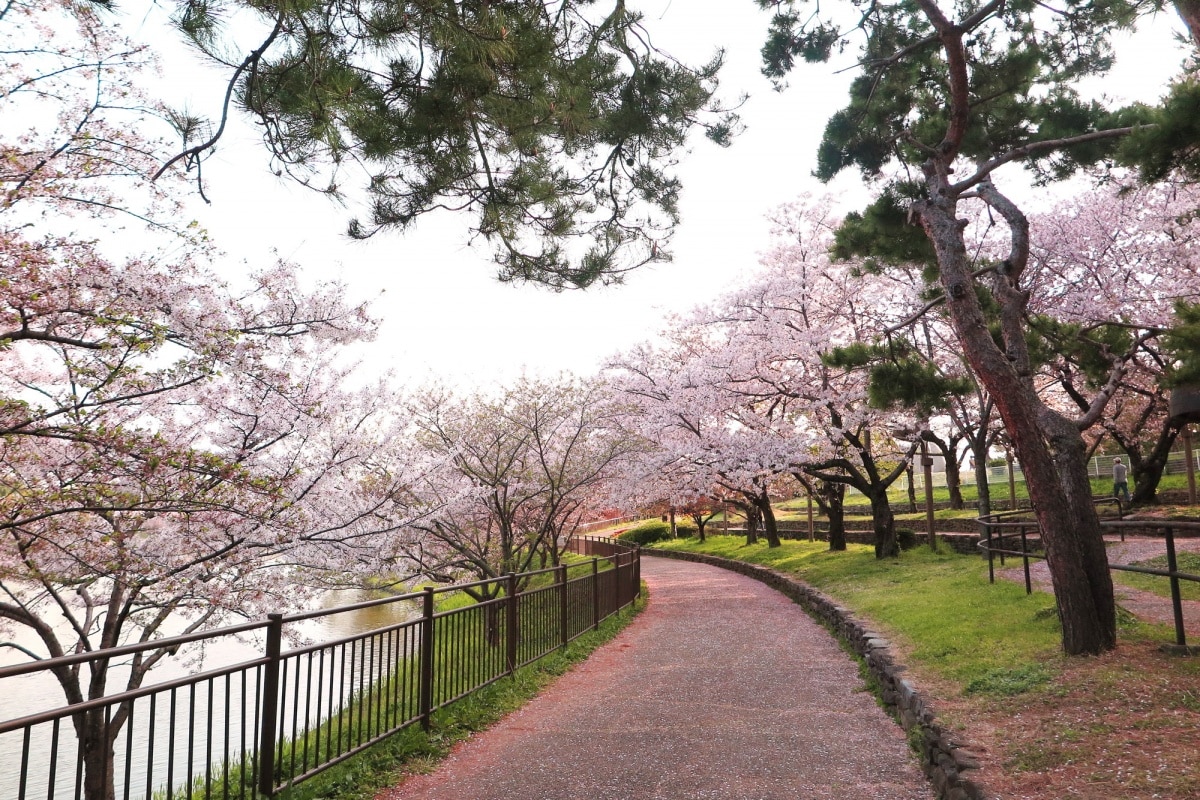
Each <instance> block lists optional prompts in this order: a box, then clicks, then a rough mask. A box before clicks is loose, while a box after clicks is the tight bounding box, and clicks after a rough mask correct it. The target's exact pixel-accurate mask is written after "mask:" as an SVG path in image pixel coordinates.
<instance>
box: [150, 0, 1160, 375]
mask: <svg viewBox="0 0 1200 800" xmlns="http://www.w3.org/2000/svg"><path fill="white" fill-rule="evenodd" d="M735 3H736V6H735ZM639 5H640V7H641V8H643V9H644V10H645V12H646V26H647V28H648V29H649V30H650V32H651V34H652V36H653V39H654V42H655V44H657V45H658V46H660V47H661V48H662V49H664V50H665V51H667V52H669V53H671V54H673V55H675V56H677V57H679V58H680V59H681V60H683V61H685V62H688V63H699V62H702V61H704V60H707V58H709V57H710V56H711V55H712V53H713V52H714V51H715V50H716V48H717V47H724V48H726V52H727V66H726V68H725V70H724V72H723V77H722V91H723V94H724V95H725V96H727V97H730V98H733V97H736V96H737V95H738V94H740V93H743V92H745V93H749V94H750V99H749V101H748V102H747V103H746V105H745V106H744V107H743V108H742V110H741V112H740V113H741V115H742V117H743V120H744V121H745V123H746V125H747V130H746V131H745V133H743V134H742V135H741V136H740V137H738V139H737V140H736V141H735V142H734V144H733V146H732V147H730V148H728V149H722V148H719V147H717V146H715V145H713V144H711V143H709V142H708V141H707V140H703V139H702V138H698V139H697V141H696V142H695V144H694V146H693V148H692V150H691V152H690V153H687V154H684V155H683V156H682V164H681V167H680V169H679V174H680V176H681V178H682V180H683V184H684V189H683V196H682V202H681V211H682V223H681V225H680V227H679V229H678V231H677V232H676V235H675V239H674V245H673V249H674V252H675V261H674V262H673V263H670V264H665V265H656V266H654V267H651V268H644V269H643V270H642V271H640V272H637V273H634V274H632V275H630V276H628V278H627V279H626V282H625V284H624V285H622V286H617V287H606V288H598V289H589V290H587V291H586V292H579V291H568V292H561V293H554V292H550V291H547V290H545V289H541V288H538V287H533V286H521V285H507V284H500V283H499V282H497V281H496V280H495V278H494V274H495V268H494V266H493V265H492V264H491V263H490V261H489V259H488V254H489V250H488V248H487V247H486V245H482V246H477V247H474V248H472V247H471V246H470V245H469V244H468V241H467V233H466V225H467V220H466V219H465V218H462V217H456V216H454V215H452V214H448V213H447V214H442V215H440V216H436V217H430V218H428V219H426V220H424V221H422V222H420V223H418V227H417V228H416V230H414V231H412V232H409V233H407V234H404V235H398V234H380V235H377V236H376V237H374V238H373V239H371V240H369V241H367V242H352V241H350V240H348V239H347V238H346V237H345V235H344V231H345V227H346V222H347V221H348V219H349V218H350V217H351V216H353V212H354V209H345V208H340V207H338V206H335V205H331V204H330V203H329V201H327V200H326V199H324V198H323V197H320V196H318V195H316V194H314V193H311V192H309V191H308V190H305V189H302V188H299V187H297V186H296V185H294V184H289V183H287V182H284V181H281V180H279V179H276V178H275V177H274V176H272V175H270V174H269V172H268V171H267V168H266V157H265V151H264V150H263V149H262V147H261V145H260V144H259V142H258V141H257V139H256V138H255V133H254V130H253V128H251V127H249V126H238V127H235V128H234V129H233V130H232V131H231V132H230V133H229V134H227V136H226V138H225V140H223V141H222V146H221V150H220V151H219V152H218V153H217V154H216V155H215V156H214V157H212V158H211V159H210V160H209V162H208V163H207V164H206V166H205V174H206V179H207V180H206V191H207V193H208V196H209V198H210V199H211V201H212V204H211V205H209V206H204V205H203V204H201V203H196V204H195V206H194V207H193V209H192V211H193V213H194V214H195V215H196V217H197V218H198V219H199V221H200V222H201V223H202V224H203V225H205V226H206V227H207V228H208V229H209V230H210V231H211V233H212V234H213V237H214V239H215V240H216V241H217V242H218V243H219V244H220V246H221V247H222V248H223V249H225V250H226V251H227V252H228V253H229V254H230V257H231V259H230V263H231V265H232V264H236V263H237V262H239V261H240V260H242V259H245V260H247V261H249V262H250V263H255V262H256V261H260V260H262V259H265V258H268V257H269V253H270V251H271V250H276V251H278V253H279V254H280V255H281V256H283V257H284V258H287V259H289V260H293V261H295V262H297V263H299V264H300V265H302V266H303V268H304V274H306V275H311V276H314V277H330V276H334V277H340V278H341V279H342V280H343V281H344V282H345V283H346V284H348V285H349V286H350V287H351V292H352V294H353V295H354V296H355V297H361V298H368V297H378V299H377V300H376V301H375V302H374V304H373V308H374V310H375V313H376V316H378V317H381V318H382V320H383V324H382V328H381V331H380V335H379V338H378V340H377V341H375V342H373V343H371V344H370V345H369V346H367V347H366V348H364V350H363V352H362V357H363V360H364V362H365V368H366V370H367V371H369V372H371V373H374V372H380V371H386V370H392V371H394V372H395V373H396V374H397V375H398V376H399V377H400V379H401V380H402V381H403V382H407V383H415V382H420V381H423V380H425V379H426V378H428V377H429V376H431V375H438V376H440V377H443V378H445V379H447V380H451V381H455V382H484V383H489V382H493V381H504V380H506V379H507V378H510V377H512V376H513V375H516V374H518V373H519V372H520V371H521V370H523V369H525V370H529V371H531V372H540V373H553V372H557V371H560V370H570V371H574V372H577V373H580V374H586V373H590V372H592V371H594V370H595V369H596V367H597V366H598V365H599V364H600V362H601V361H602V360H603V359H604V358H605V357H606V356H607V355H609V354H611V353H612V352H614V351H615V350H618V349H622V348H626V347H629V346H631V345H632V344H634V343H636V342H639V341H642V340H645V339H647V338H650V337H652V336H653V335H654V334H655V332H656V331H657V330H658V329H659V328H660V326H661V324H662V317H663V315H664V314H665V313H670V312H672V311H679V312H685V311H687V310H689V309H690V308H692V307H693V306H695V305H697V304H700V303H703V302H705V301H707V300H709V299H711V298H713V297H715V296H717V295H719V294H721V293H722V292H723V291H725V290H726V289H727V288H729V287H731V286H733V285H734V284H735V283H737V282H738V281H739V280H741V279H742V278H744V276H746V275H747V274H748V273H750V272H752V271H754V270H755V269H756V268H757V253H759V252H760V251H762V250H764V249H765V248H766V246H767V244H768V236H767V232H768V225H767V222H766V220H765V215H766V213H767V212H768V211H769V210H770V209H772V208H774V207H776V206H778V205H779V204H781V203H784V202H787V201H790V200H793V199H795V198H797V197H798V196H799V195H800V194H801V193H803V192H805V191H810V192H813V193H819V192H822V191H825V188H824V187H822V186H821V185H820V184H819V183H818V182H817V181H816V180H815V179H813V178H812V177H811V176H810V173H811V172H812V170H813V168H814V165H815V153H816V146H817V143H818V141H819V138H820V134H821V131H822V129H823V127H824V124H825V121H826V119H827V118H828V117H829V115H830V114H831V113H832V112H833V111H834V110H836V109H837V108H838V107H839V106H840V104H841V103H842V102H843V101H844V98H845V90H846V85H847V82H848V80H849V77H850V76H849V75H848V74H842V75H839V74H836V73H835V71H834V68H833V67H830V66H825V65H819V66H804V67H802V68H801V69H800V70H799V71H797V73H796V74H795V75H794V76H793V78H792V80H791V83H792V85H791V87H790V88H789V89H788V90H787V91H785V92H783V93H777V92H775V91H773V89H772V87H771V85H770V83H769V82H768V81H767V80H766V79H765V78H764V77H763V76H762V75H761V73H760V72H759V64H760V62H759V55H758V51H759V48H760V47H761V46H762V42H763V38H764V31H765V28H766V23H767V16H766V15H765V14H763V13H761V12H759V11H758V10H757V8H756V7H755V6H754V5H753V4H752V3H751V2H750V0H642V1H641V2H640V4H639ZM734 7H736V8H737V10H738V13H733V12H732V9H733V8H734ZM144 19H145V20H146V21H145V22H144V23H143V25H144V26H145V29H146V30H151V29H153V28H154V27H155V21H154V19H153V14H151V15H148V16H146V17H144ZM160 22H161V21H160ZM1172 27H1179V26H1178V25H1177V24H1176V23H1175V19H1174V17H1173V15H1172V16H1168V17H1164V18H1163V19H1161V20H1160V24H1159V25H1158V26H1157V28H1158V31H1157V35H1154V36H1150V37H1145V39H1144V40H1143V41H1140V42H1138V43H1136V44H1134V45H1129V46H1127V47H1125V48H1124V51H1123V52H1124V56H1123V59H1122V63H1121V65H1120V67H1119V72H1118V73H1117V74H1116V75H1115V76H1113V77H1111V78H1110V79H1108V80H1106V81H1105V82H1104V84H1103V87H1104V91H1106V92H1109V93H1116V94H1118V95H1122V96H1125V97H1134V96H1137V94H1138V93H1139V92H1146V93H1148V96H1146V99H1151V100H1152V99H1154V98H1155V97H1157V95H1158V94H1159V93H1160V92H1161V89H1162V87H1163V85H1164V83H1165V81H1166V79H1167V77H1168V76H1170V75H1173V74H1175V73H1176V72H1177V71H1178V66H1179V63H1180V61H1181V58H1182V55H1181V52H1182V51H1181V50H1179V49H1178V48H1175V47H1173V46H1172V45H1171V37H1170V33H1169V31H1170V29H1171V28H1172ZM160 30H161V28H160ZM165 70H166V72H167V75H168V83H167V84H166V85H168V86H173V87H175V88H180V87H181V86H185V87H187V88H188V90H189V91H190V93H191V97H192V100H191V102H192V104H193V106H194V107H198V108H203V107H204V104H205V103H206V102H207V103H209V104H211V103H213V102H215V101H216V100H218V99H219V97H220V93H221V91H222V88H223V86H222V83H221V78H220V76H219V75H218V74H216V73H213V72H208V71H207V70H200V69H197V68H196V67H195V66H194V65H189V64H188V62H186V61H184V60H182V59H172V60H169V61H168V63H167V64H166V68H165ZM834 188H835V190H836V191H837V192H838V193H839V194H841V195H843V196H846V197H855V196H861V194H862V189H861V187H860V186H859V185H858V180H857V179H856V177H855V176H852V175H843V176H840V177H839V181H838V183H837V184H836V185H835V187H834ZM232 268H235V269H236V268H238V267H236V266H234V267H232Z"/></svg>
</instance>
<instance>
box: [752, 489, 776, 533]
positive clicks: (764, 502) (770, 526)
mask: <svg viewBox="0 0 1200 800" xmlns="http://www.w3.org/2000/svg"><path fill="white" fill-rule="evenodd" d="M755 502H756V503H757V505H758V508H759V510H760V512H761V513H762V519H763V535H764V536H766V538H767V547H779V546H780V545H782V542H780V541H779V526H778V525H777V524H776V522H775V509H773V508H771V497H770V495H768V494H767V490H766V489H763V492H762V494H761V495H759V497H758V499H757V500H756V501H755Z"/></svg>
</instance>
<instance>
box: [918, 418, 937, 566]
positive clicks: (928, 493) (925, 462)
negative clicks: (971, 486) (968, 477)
mask: <svg viewBox="0 0 1200 800" xmlns="http://www.w3.org/2000/svg"><path fill="white" fill-rule="evenodd" d="M921 471H922V474H923V476H924V478H925V529H926V531H927V532H928V533H929V549H930V550H933V551H935V552H936V551H937V530H936V527H935V525H934V520H933V459H932V458H931V457H930V456H929V443H928V442H926V441H925V440H924V439H922V440H921Z"/></svg>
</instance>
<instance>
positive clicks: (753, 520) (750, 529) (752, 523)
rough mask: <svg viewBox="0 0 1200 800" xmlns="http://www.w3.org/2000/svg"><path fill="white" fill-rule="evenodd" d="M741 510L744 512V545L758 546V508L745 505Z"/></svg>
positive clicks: (748, 504)
mask: <svg viewBox="0 0 1200 800" xmlns="http://www.w3.org/2000/svg"><path fill="white" fill-rule="evenodd" d="M742 510H743V511H745V512H746V544H758V522H759V512H758V506H756V505H754V504H753V503H747V504H746V505H744V506H742Z"/></svg>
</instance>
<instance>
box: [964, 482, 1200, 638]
mask: <svg viewBox="0 0 1200 800" xmlns="http://www.w3.org/2000/svg"><path fill="white" fill-rule="evenodd" d="M1114 503H1115V501H1113V500H1111V499H1105V500H1102V501H1099V502H1098V503H1097V505H1098V506H1105V505H1111V504H1114ZM1117 509H1118V514H1119V510H1120V506H1119V504H1117ZM978 522H979V524H980V526H981V527H982V529H983V536H982V538H981V539H980V540H979V548H980V549H981V550H982V551H983V552H984V554H986V555H987V559H988V580H989V581H990V582H992V583H995V582H996V571H995V561H996V559H997V558H998V559H999V560H1000V565H1001V566H1002V567H1003V566H1004V562H1005V558H1006V557H1008V556H1011V557H1013V558H1020V559H1021V563H1022V567H1023V569H1024V575H1025V591H1026V593H1030V592H1032V591H1033V580H1032V576H1031V574H1030V569H1029V565H1030V560H1031V559H1045V557H1046V556H1045V553H1044V552H1043V551H1042V543H1041V533H1040V531H1039V530H1038V523H1037V520H1036V519H1034V517H1033V512H1031V511H1028V510H1025V511H1009V512H1004V513H999V514H990V515H988V516H986V517H980V518H979V520H978ZM1100 527H1101V529H1102V530H1103V531H1107V532H1110V533H1116V534H1119V535H1120V536H1121V540H1122V541H1124V540H1125V536H1126V534H1127V533H1137V534H1139V535H1143V536H1145V535H1149V536H1154V537H1158V538H1162V539H1163V543H1164V546H1165V548H1166V556H1167V568H1166V569H1157V568H1154V567H1143V566H1138V565H1134V564H1109V565H1108V568H1109V569H1110V570H1113V571H1117V572H1137V573H1141V574H1143V575H1155V576H1158V577H1162V578H1166V579H1167V580H1168V581H1169V582H1170V588H1171V613H1172V617H1173V620H1174V624H1175V644H1176V645H1178V646H1179V647H1182V648H1186V647H1187V634H1186V632H1185V631H1184V616H1183V595H1182V592H1181V590H1180V587H1181V584H1180V581H1192V582H1196V583H1200V575H1193V574H1190V573H1187V572H1181V571H1180V569H1179V559H1178V554H1177V552H1176V547H1175V535H1176V533H1184V534H1186V535H1187V536H1190V537H1194V536H1200V522H1184V521H1179V520H1146V519H1137V520H1134V519H1121V518H1119V517H1118V518H1116V519H1101V520H1100Z"/></svg>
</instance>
